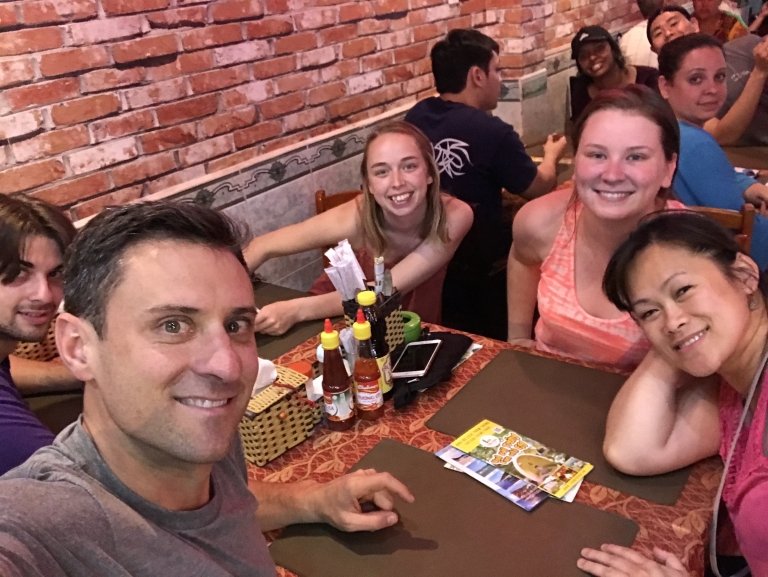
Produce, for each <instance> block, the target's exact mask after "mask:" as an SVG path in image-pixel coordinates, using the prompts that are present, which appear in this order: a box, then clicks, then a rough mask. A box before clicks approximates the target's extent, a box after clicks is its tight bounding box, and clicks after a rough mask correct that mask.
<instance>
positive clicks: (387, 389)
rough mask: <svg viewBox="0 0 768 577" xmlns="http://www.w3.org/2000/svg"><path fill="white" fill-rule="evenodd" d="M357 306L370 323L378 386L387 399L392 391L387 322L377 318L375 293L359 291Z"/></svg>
mask: <svg viewBox="0 0 768 577" xmlns="http://www.w3.org/2000/svg"><path fill="white" fill-rule="evenodd" d="M356 298H357V304H359V305H360V307H361V308H362V309H363V314H364V315H365V318H366V320H367V321H368V322H369V323H371V349H372V350H373V356H374V357H376V363H377V364H378V365H379V373H380V375H381V376H380V377H379V386H380V387H381V393H382V395H384V398H389V396H390V394H391V391H392V361H391V359H390V356H389V345H388V344H387V321H386V319H384V318H380V317H379V310H378V308H377V307H376V293H375V292H373V291H360V292H359V293H357V297H356Z"/></svg>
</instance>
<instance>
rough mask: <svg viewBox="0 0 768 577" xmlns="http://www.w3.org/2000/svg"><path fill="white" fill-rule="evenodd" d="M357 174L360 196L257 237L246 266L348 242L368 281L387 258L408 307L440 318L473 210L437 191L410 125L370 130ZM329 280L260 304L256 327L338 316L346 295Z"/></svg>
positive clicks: (278, 329) (427, 147) (270, 329)
mask: <svg viewBox="0 0 768 577" xmlns="http://www.w3.org/2000/svg"><path fill="white" fill-rule="evenodd" d="M360 171H361V176H362V181H363V194H361V195H360V196H359V197H358V198H356V199H354V200H351V201H349V202H347V203H344V204H342V205H340V206H337V207H335V208H332V209H330V210H327V211H325V212H323V213H321V214H318V215H317V216H313V217H312V218H309V219H307V220H305V221H303V222H299V223H297V224H293V225H290V226H286V227H283V228H281V229H278V230H275V231H273V232H269V233H267V234H264V235H262V236H259V237H257V238H255V239H253V240H252V241H251V242H250V243H249V245H248V246H247V247H246V249H245V251H244V253H245V259H246V261H247V263H248V266H249V268H250V269H251V270H253V269H256V268H258V267H259V266H260V265H261V264H263V263H264V262H265V261H267V260H269V259H270V258H274V257H277V256H285V255H289V254H295V253H298V252H303V251H306V250H311V249H319V248H322V247H325V246H332V245H335V244H336V243H338V242H339V241H341V240H343V239H347V240H349V243H350V245H351V246H352V249H353V250H354V251H355V253H356V254H357V255H358V260H359V261H360V265H361V267H363V270H364V271H366V270H367V271H368V272H367V277H368V278H369V279H372V278H373V274H372V273H373V259H374V257H376V256H379V255H381V256H383V257H384V262H385V264H386V265H387V266H388V267H391V269H392V281H393V285H394V286H395V287H397V288H398V289H399V290H400V291H401V292H402V293H403V308H404V309H406V310H411V311H414V312H416V313H417V314H419V315H420V316H421V318H422V319H423V320H424V321H425V322H439V321H440V313H441V308H442V305H441V295H442V285H443V279H444V278H445V270H446V266H447V264H448V261H449V260H450V259H451V257H452V256H453V254H454V253H455V252H456V248H457V247H458V246H459V243H460V242H461V240H462V239H463V238H464V236H465V235H466V234H467V231H468V230H469V228H470V226H471V225H472V219H473V216H472V209H471V208H470V207H469V205H468V204H466V203H464V202H462V201H461V200H459V199H457V198H454V197H452V196H449V195H447V194H443V193H441V192H440V179H439V173H438V171H437V167H436V165H435V160H434V157H433V155H432V145H431V144H430V142H429V140H428V139H427V137H426V136H424V134H423V133H422V132H421V131H420V130H419V129H418V128H416V127H414V126H413V125H412V124H409V123H407V122H403V121H394V122H390V123H387V124H384V125H382V126H380V127H378V128H376V129H375V130H374V131H373V132H372V133H371V135H370V136H369V137H368V141H367V143H366V145H365V151H364V152H363V159H362V164H361V167H360ZM324 280H327V279H321V281H320V282H317V283H316V286H315V288H316V289H317V290H315V291H312V292H313V293H319V294H312V295H311V296H307V297H302V298H297V299H291V300H286V301H278V302H275V303H271V304H268V305H266V306H264V307H262V308H261V309H260V310H259V314H258V315H257V317H256V322H255V325H254V328H255V330H256V332H261V333H266V334H271V335H280V334H283V333H284V332H286V331H287V330H288V329H290V328H291V327H292V326H293V325H294V324H295V323H297V322H299V321H305V320H310V319H323V318H326V317H331V316H338V315H341V314H342V312H343V311H342V304H341V296H340V295H339V293H337V292H335V291H334V290H333V286H332V285H331V284H330V282H323V281H324Z"/></svg>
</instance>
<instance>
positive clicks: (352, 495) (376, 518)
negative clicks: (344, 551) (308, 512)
mask: <svg viewBox="0 0 768 577" xmlns="http://www.w3.org/2000/svg"><path fill="white" fill-rule="evenodd" d="M308 498H309V499H310V500H311V504H312V505H311V506H312V509H313V510H314V511H315V512H316V514H317V516H318V520H319V521H323V522H325V523H328V524H330V525H333V526H334V527H336V528H337V529H340V530H342V531H377V530H379V529H383V528H385V527H391V526H392V525H394V524H395V523H397V521H398V516H397V513H395V510H394V509H395V501H396V498H400V499H402V500H403V501H405V502H407V503H412V502H413V500H414V497H413V494H412V493H411V492H410V491H409V490H408V488H407V487H406V486H405V485H403V484H402V483H401V482H400V481H398V480H397V479H395V478H394V477H393V476H392V475H390V474H389V473H378V472H376V471H375V470H373V469H361V470H359V471H355V472H354V473H350V474H348V475H344V476H342V477H339V478H338V479H334V480H333V481H331V482H329V483H323V484H318V485H314V486H313V487H311V488H310V489H309V495H308Z"/></svg>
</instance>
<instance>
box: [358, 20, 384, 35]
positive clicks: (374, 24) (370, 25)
mask: <svg viewBox="0 0 768 577" xmlns="http://www.w3.org/2000/svg"><path fill="white" fill-rule="evenodd" d="M388 31H389V22H388V21H387V20H376V19H374V18H368V19H366V20H361V21H360V22H358V23H357V33H358V34H359V35H360V36H367V35H368V34H383V33H385V32H388Z"/></svg>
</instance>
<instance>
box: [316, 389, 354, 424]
mask: <svg viewBox="0 0 768 577" xmlns="http://www.w3.org/2000/svg"><path fill="white" fill-rule="evenodd" d="M323 400H324V401H325V414H326V415H327V417H328V420H329V421H346V420H348V419H351V418H352V417H353V416H354V410H355V405H354V403H353V401H352V391H351V389H347V390H345V391H339V392H337V393H327V392H323Z"/></svg>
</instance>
